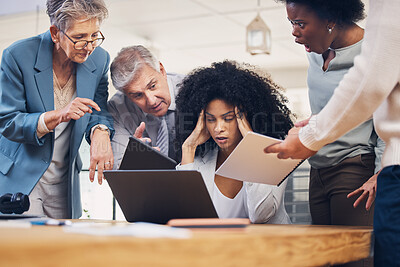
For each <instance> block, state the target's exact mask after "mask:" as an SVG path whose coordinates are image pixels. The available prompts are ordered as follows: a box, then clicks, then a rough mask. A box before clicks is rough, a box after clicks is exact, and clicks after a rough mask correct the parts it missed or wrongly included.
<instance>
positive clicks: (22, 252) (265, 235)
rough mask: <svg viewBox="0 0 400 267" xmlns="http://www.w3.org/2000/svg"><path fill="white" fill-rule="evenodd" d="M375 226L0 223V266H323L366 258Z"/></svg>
mask: <svg viewBox="0 0 400 267" xmlns="http://www.w3.org/2000/svg"><path fill="white" fill-rule="evenodd" d="M371 233H372V229H371V228H351V227H327V226H325V227H323V226H321V227H318V226H299V225H289V226H287V225H285V226H284V225H251V226H249V227H248V228H247V229H245V230H244V231H242V232H228V231H220V232H219V231H211V230H206V231H196V232H194V235H193V237H192V238H190V239H166V238H157V239H143V238H134V237H111V236H106V237H105V236H89V235H79V234H71V233H65V232H63V230H62V228H61V227H58V226H35V227H32V228H30V229H16V228H14V229H12V228H7V229H6V228H0V240H1V242H0V266H115V267H120V266H207V267H213V266H218V267H219V266H301V267H304V266H321V265H326V264H328V263H330V264H332V263H344V262H349V261H353V260H358V259H362V258H366V257H368V256H369V253H370V240H371Z"/></svg>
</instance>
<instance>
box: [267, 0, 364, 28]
mask: <svg viewBox="0 0 400 267" xmlns="http://www.w3.org/2000/svg"><path fill="white" fill-rule="evenodd" d="M275 1H276V2H282V3H284V4H286V5H287V4H291V3H294V4H301V5H305V6H307V7H308V8H309V9H310V10H312V11H314V12H315V13H316V14H317V16H318V17H319V18H321V19H327V20H328V21H333V22H336V24H338V25H339V26H346V25H351V24H353V23H356V22H358V21H360V20H362V19H364V18H365V13H364V3H363V2H362V1H361V0H275Z"/></svg>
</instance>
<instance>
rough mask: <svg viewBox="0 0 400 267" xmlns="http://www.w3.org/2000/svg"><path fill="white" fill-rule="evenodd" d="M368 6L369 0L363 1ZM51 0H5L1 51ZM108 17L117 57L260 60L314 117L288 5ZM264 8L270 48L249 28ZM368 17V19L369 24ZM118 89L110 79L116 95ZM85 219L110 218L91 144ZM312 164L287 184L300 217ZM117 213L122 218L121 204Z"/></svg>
mask: <svg viewBox="0 0 400 267" xmlns="http://www.w3.org/2000/svg"><path fill="white" fill-rule="evenodd" d="M363 2H364V3H365V5H366V10H367V12H368V2H367V1H365V0H364V1H363ZM45 3H46V1H45V0H13V1H10V0H0V6H1V7H2V8H1V10H0V51H1V53H2V51H3V49H4V48H6V47H8V46H9V45H10V44H12V43H13V42H15V41H17V40H20V39H23V38H27V37H30V36H34V35H37V34H40V33H42V32H45V31H46V30H48V28H49V26H50V23H49V19H48V16H47V14H46V12H45ZM105 3H106V4H107V6H108V8H109V18H108V19H106V20H105V21H104V23H103V25H102V27H101V31H102V33H103V34H104V36H105V38H106V39H105V42H104V43H103V44H102V47H103V48H105V49H106V50H107V51H108V52H109V53H110V55H111V58H114V57H115V56H116V54H117V53H118V51H119V50H120V49H121V48H122V47H125V46H129V45H133V44H142V45H144V46H146V47H148V48H149V49H150V50H152V52H153V53H154V54H155V55H156V56H157V57H158V58H159V60H160V61H161V62H162V63H163V65H164V67H165V68H166V70H167V72H176V73H182V74H187V73H189V72H190V71H191V70H192V69H194V68H196V67H201V66H209V65H210V64H211V63H212V62H214V61H222V60H224V59H230V60H236V61H238V62H245V63H249V64H252V65H256V66H258V67H260V68H262V69H263V70H264V71H266V72H268V73H270V74H271V76H272V78H273V80H274V81H275V82H277V83H278V84H279V85H281V86H282V87H283V88H285V94H286V96H287V97H288V98H289V100H290V104H289V106H290V107H291V109H292V110H293V111H294V113H295V114H296V115H297V118H298V119H299V120H300V119H303V118H306V117H308V116H309V112H310V111H309V105H308V96H307V84H306V77H307V66H308V61H307V57H306V52H305V50H304V47H303V46H301V45H298V44H296V43H295V42H294V38H293V36H292V35H291V24H290V23H289V22H288V20H287V18H286V10H285V7H284V6H283V5H282V4H280V3H276V2H275V1H274V0H105ZM257 12H259V13H260V16H261V18H262V19H263V20H264V21H265V23H266V24H267V25H268V27H269V28H270V29H271V33H272V48H271V54H269V55H266V54H262V55H254V56H252V55H250V54H249V53H247V52H246V27H247V26H248V25H249V23H250V22H251V21H252V20H253V19H254V18H255V17H256V15H257ZM364 24H365V21H363V22H361V25H362V26H364ZM114 93H115V89H114V88H113V87H112V85H111V82H110V96H112V95H113V94H114ZM81 157H82V159H83V161H84V170H83V171H82V172H81V185H82V204H83V209H84V212H83V216H82V217H83V218H96V219H111V218H112V214H113V212H112V211H113V202H112V193H111V191H110V189H109V187H108V185H107V183H105V184H103V185H102V186H99V185H98V184H96V183H90V182H89V178H88V172H87V168H88V166H89V146H88V145H87V143H86V142H85V141H84V142H82V146H81ZM308 168H309V166H308V164H307V163H305V164H303V165H302V166H301V168H299V169H298V171H296V172H295V173H294V177H291V178H290V180H289V183H288V187H287V190H286V191H287V192H286V197H285V201H286V208H287V210H288V213H289V214H290V216H291V218H292V221H293V222H294V223H309V222H310V218H309V214H308V205H307V200H308ZM116 218H117V219H123V215H122V213H121V211H120V209H119V208H118V206H117V208H116Z"/></svg>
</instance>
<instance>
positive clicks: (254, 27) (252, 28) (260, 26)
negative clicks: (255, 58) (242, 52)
mask: <svg viewBox="0 0 400 267" xmlns="http://www.w3.org/2000/svg"><path fill="white" fill-rule="evenodd" d="M246 51H247V52H249V53H250V54H251V55H257V54H270V53H271V30H270V28H269V27H268V26H267V24H265V22H264V21H263V19H262V18H261V17H260V0H258V7H257V16H256V17H255V19H253V21H252V22H250V24H249V25H248V26H247V28H246Z"/></svg>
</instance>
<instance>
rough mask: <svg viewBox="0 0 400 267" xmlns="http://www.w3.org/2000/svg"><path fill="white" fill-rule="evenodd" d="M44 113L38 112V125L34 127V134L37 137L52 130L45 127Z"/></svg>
mask: <svg viewBox="0 0 400 267" xmlns="http://www.w3.org/2000/svg"><path fill="white" fill-rule="evenodd" d="M44 114H45V113H42V114H40V117H39V121H38V125H37V128H36V135H37V136H38V138H39V139H40V138H42V137H43V136H45V135H46V134H48V133H50V132H53V130H49V129H48V128H47V126H46V123H45V122H44Z"/></svg>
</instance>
